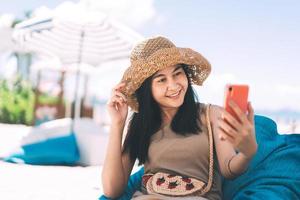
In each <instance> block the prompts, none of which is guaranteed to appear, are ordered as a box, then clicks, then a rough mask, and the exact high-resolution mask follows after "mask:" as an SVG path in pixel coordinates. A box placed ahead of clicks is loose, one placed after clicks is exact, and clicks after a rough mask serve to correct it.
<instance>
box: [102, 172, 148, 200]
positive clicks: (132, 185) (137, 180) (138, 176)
mask: <svg viewBox="0 0 300 200" xmlns="http://www.w3.org/2000/svg"><path fill="white" fill-rule="evenodd" d="M143 175H144V168H143V167H142V168H141V169H140V170H138V171H137V172H136V173H134V174H133V175H131V176H130V179H129V180H128V184H127V187H126V189H125V192H124V193H123V194H122V196H121V197H119V198H118V199H119V200H127V199H131V197H132V195H133V193H134V192H135V191H137V190H139V189H140V187H141V182H142V176H143ZM108 199H110V198H108V197H106V196H104V195H102V196H100V198H99V200H108Z"/></svg>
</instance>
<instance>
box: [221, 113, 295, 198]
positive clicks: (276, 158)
mask: <svg viewBox="0 0 300 200" xmlns="http://www.w3.org/2000/svg"><path fill="white" fill-rule="evenodd" d="M255 125H256V137H257V141H258V144H259V147H258V152H257V154H256V155H255V157H254V159H253V160H252V161H251V163H250V166H249V168H248V171H247V172H246V173H245V174H243V175H241V176H239V177H238V178H236V179H234V180H224V182H223V195H224V197H223V199H225V200H229V199H230V200H231V199H233V200H241V199H243V200H248V199H253V200H255V199H275V200H276V199H300V168H299V166H300V143H299V141H300V134H292V135H278V133H277V126H276V124H275V122H273V121H272V120H270V119H268V118H265V117H262V116H256V117H255Z"/></svg>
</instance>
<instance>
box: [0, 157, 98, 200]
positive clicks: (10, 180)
mask: <svg viewBox="0 0 300 200" xmlns="http://www.w3.org/2000/svg"><path fill="white" fill-rule="evenodd" d="M101 169H102V167H100V166H91V167H66V166H33V165H20V164H11V163H6V162H2V161H0V172H1V173H0V199H3V200H48V199H49V200H67V199H68V200H89V199H91V200H92V199H98V197H99V195H100V194H101V188H102V187H101Z"/></svg>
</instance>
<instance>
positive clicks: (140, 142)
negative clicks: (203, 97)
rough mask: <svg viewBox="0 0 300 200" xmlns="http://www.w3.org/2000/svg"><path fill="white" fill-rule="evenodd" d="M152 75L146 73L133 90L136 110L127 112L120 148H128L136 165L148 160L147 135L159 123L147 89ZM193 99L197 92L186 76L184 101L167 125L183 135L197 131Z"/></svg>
mask: <svg viewBox="0 0 300 200" xmlns="http://www.w3.org/2000/svg"><path fill="white" fill-rule="evenodd" d="M178 65H179V66H181V67H182V68H183V70H184V73H185V75H186V76H187V77H189V67H188V66H187V65H185V64H178ZM152 76H153V75H152ZM152 76H150V77H148V78H147V79H146V80H145V81H144V82H143V84H142V85H141V87H140V88H139V89H137V90H136V92H135V95H136V97H137V101H138V104H139V110H138V113H133V115H132V116H131V119H130V122H129V125H128V130H127V135H126V138H125V141H124V145H123V150H122V153H125V152H129V155H130V159H131V160H132V161H134V160H135V159H138V160H139V165H141V164H144V163H145V162H146V161H148V149H149V145H150V139H151V136H152V135H153V134H154V133H156V132H157V131H158V130H159V129H160V128H161V125H162V111H161V108H160V106H159V104H158V103H157V102H156V101H155V100H154V98H153V95H152V92H151V84H152ZM197 101H198V98H197V95H196V94H195V92H194V90H193V88H192V86H191V83H190V79H189V78H188V87H187V91H186V94H185V97H184V102H183V104H182V105H181V106H180V107H179V109H178V111H177V112H176V114H175V116H174V118H173V119H172V122H171V129H172V130H173V131H174V132H175V133H176V134H180V135H187V134H198V133H199V132H201V125H202V124H201V120H200V119H199V107H200V104H199V103H197Z"/></svg>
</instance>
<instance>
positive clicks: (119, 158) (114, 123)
mask: <svg viewBox="0 0 300 200" xmlns="http://www.w3.org/2000/svg"><path fill="white" fill-rule="evenodd" d="M123 86H124V84H118V85H117V86H116V87H115V88H114V89H113V91H112V96H111V99H110V100H109V102H108V104H107V110H108V112H109V115H110V118H111V126H110V132H109V134H110V135H109V142H108V147H107V151H106V152H107V153H106V157H105V161H104V165H103V170H102V184H103V192H104V195H105V196H107V197H110V198H116V197H118V196H120V195H121V194H122V192H123V190H124V189H125V187H126V185H127V181H128V178H129V176H130V173H131V170H132V168H133V165H134V161H132V160H131V159H130V157H129V154H128V153H123V154H122V135H123V130H124V126H125V121H126V117H127V113H128V106H127V103H126V98H125V96H124V95H123V94H122V93H121V92H120V91H119V90H120V88H122V87H123Z"/></svg>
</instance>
